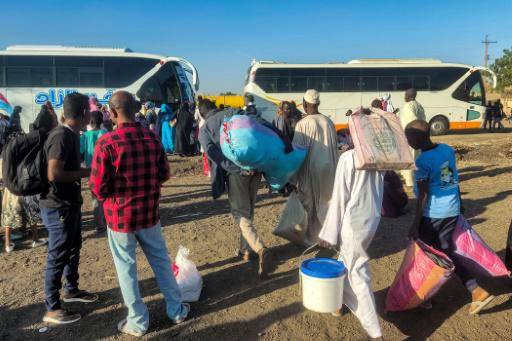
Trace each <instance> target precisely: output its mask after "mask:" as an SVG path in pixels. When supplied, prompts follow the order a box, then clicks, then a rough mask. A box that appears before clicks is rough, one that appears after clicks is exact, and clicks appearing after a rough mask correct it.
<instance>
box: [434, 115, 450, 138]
mask: <svg viewBox="0 0 512 341" xmlns="http://www.w3.org/2000/svg"><path fill="white" fill-rule="evenodd" d="M448 129H449V123H448V120H447V119H446V117H444V116H436V117H434V118H433V119H432V120H430V134H431V135H433V136H438V135H444V134H446V133H447V132H448Z"/></svg>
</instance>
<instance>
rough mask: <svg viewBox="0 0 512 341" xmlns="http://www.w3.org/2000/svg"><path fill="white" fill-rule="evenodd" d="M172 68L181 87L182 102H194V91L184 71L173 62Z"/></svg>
mask: <svg viewBox="0 0 512 341" xmlns="http://www.w3.org/2000/svg"><path fill="white" fill-rule="evenodd" d="M173 64H174V68H175V70H176V76H177V79H178V82H179V85H180V88H181V99H182V101H183V102H188V103H191V104H193V103H194V91H193V90H192V86H191V85H190V82H189V80H188V78H187V75H186V74H185V71H184V70H183V68H182V67H181V65H180V64H178V63H173Z"/></svg>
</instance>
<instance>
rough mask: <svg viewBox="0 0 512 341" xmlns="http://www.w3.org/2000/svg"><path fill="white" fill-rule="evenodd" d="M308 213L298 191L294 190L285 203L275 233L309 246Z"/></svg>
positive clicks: (297, 243) (298, 243)
mask: <svg viewBox="0 0 512 341" xmlns="http://www.w3.org/2000/svg"><path fill="white" fill-rule="evenodd" d="M307 222H308V215H307V212H306V210H305V209H304V206H302V203H301V202H300V200H299V196H298V195H297V192H295V191H293V192H292V193H291V194H290V196H289V197H288V201H287V202H286V205H284V208H283V212H282V213H281V218H280V219H279V223H278V224H277V226H276V228H275V230H274V232H273V234H274V235H276V236H279V237H282V238H284V239H287V240H289V241H291V242H292V243H294V244H296V245H300V246H307V245H308V243H306V232H307Z"/></svg>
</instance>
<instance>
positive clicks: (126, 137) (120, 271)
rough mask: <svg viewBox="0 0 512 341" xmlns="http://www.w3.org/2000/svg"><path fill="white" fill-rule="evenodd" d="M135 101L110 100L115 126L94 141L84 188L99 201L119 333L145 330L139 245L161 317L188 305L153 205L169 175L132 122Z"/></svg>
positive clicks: (178, 318)
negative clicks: (160, 301) (122, 308)
mask: <svg viewBox="0 0 512 341" xmlns="http://www.w3.org/2000/svg"><path fill="white" fill-rule="evenodd" d="M136 108H137V104H136V101H135V98H134V97H133V96H132V95H131V94H130V93H128V92H126V91H118V92H116V93H115V94H114V95H113V96H112V98H111V99H110V112H111V116H112V119H113V121H114V122H115V123H116V124H117V129H116V130H115V131H113V132H111V133H108V134H105V135H103V136H102V137H101V138H100V139H99V140H98V142H97V144H96V147H95V150H94V157H93V163H92V170H91V178H90V182H89V184H90V186H91V190H92V192H93V193H94V195H95V196H96V197H97V198H98V200H100V201H102V202H103V207H104V211H105V218H106V221H107V226H108V240H109V245H110V250H111V251H112V256H113V258H114V264H115V267H116V271H117V276H118V279H119V286H120V287H121V293H122V294H123V299H124V303H125V305H126V306H127V307H128V316H127V318H126V319H124V320H122V321H121V322H119V324H118V329H119V331H121V332H123V333H127V334H130V335H134V336H142V335H144V333H145V332H146V331H147V329H148V325H149V314H148V309H147V307H146V305H145V304H144V302H143V301H142V298H141V296H140V292H139V286H138V280H137V264H136V256H135V250H136V247H137V242H138V243H139V244H140V246H141V247H142V250H143V251H144V254H145V255H146V258H147V259H148V262H149V264H150V265H151V268H152V269H153V272H154V273H155V277H156V280H157V282H158V286H159V287H160V290H161V291H162V294H163V295H164V298H165V301H166V304H167V315H168V316H169V318H170V319H171V320H173V321H174V322H175V323H180V322H183V320H184V319H185V318H186V317H187V315H188V313H189V311H190V306H189V305H188V304H184V303H182V299H181V293H180V290H179V288H178V285H177V283H176V279H175V278H174V275H173V273H172V271H171V262H170V259H169V255H168V253H167V246H166V244H165V239H164V237H163V235H162V227H161V225H160V217H159V214H158V205H159V201H160V189H161V186H162V184H163V183H164V182H165V181H167V180H168V179H169V176H170V174H169V164H168V162H167V158H166V156H165V152H164V150H163V147H162V144H161V142H160V140H159V139H158V137H157V136H156V135H155V134H154V133H153V132H151V131H150V130H148V129H145V128H143V127H142V126H141V125H140V124H139V123H137V122H136V121H135V112H136V111H137V110H136Z"/></svg>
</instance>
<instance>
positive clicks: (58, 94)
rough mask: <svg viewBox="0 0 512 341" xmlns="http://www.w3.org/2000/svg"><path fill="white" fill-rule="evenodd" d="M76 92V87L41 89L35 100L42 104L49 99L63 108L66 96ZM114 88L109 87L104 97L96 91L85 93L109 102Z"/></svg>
mask: <svg viewBox="0 0 512 341" xmlns="http://www.w3.org/2000/svg"><path fill="white" fill-rule="evenodd" d="M74 92H78V90H76V89H49V90H48V91H47V92H45V91H41V92H39V93H37V94H36V96H35V99H34V100H35V102H36V104H39V105H42V104H44V103H46V102H47V101H50V102H51V103H52V105H53V107H54V108H62V104H63V103H64V97H66V95H68V94H72V93H74ZM113 93H114V90H112V89H109V90H107V91H106V92H105V94H104V95H103V97H98V95H97V94H96V93H94V92H86V93H84V95H87V96H89V97H96V98H97V99H98V102H100V103H101V104H107V103H108V101H109V100H110V97H112V94H113Z"/></svg>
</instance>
